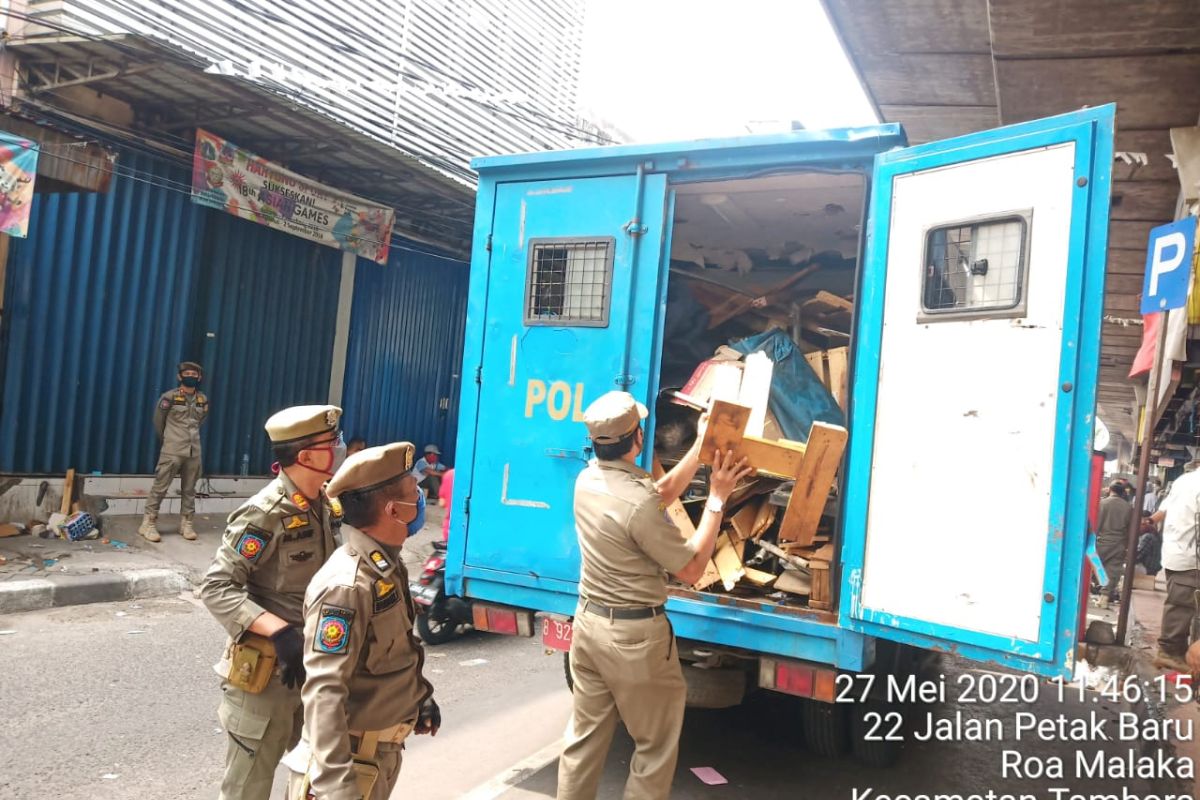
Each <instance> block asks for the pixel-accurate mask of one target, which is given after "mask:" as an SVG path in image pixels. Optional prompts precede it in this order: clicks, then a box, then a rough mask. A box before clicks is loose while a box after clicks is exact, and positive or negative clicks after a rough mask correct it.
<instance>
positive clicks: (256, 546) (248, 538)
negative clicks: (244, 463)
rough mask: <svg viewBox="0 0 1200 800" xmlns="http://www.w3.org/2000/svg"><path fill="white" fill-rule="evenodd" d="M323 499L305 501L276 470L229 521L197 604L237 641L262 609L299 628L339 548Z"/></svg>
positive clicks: (333, 519) (284, 476)
mask: <svg viewBox="0 0 1200 800" xmlns="http://www.w3.org/2000/svg"><path fill="white" fill-rule="evenodd" d="M335 522H336V520H335V518H334V517H333V516H332V514H331V512H330V510H329V505H328V500H326V499H325V496H324V495H323V494H322V496H321V498H320V499H319V500H317V501H313V502H312V503H310V502H309V501H308V500H307V499H306V498H305V497H304V495H303V494H301V493H300V490H298V489H297V488H296V486H295V484H293V483H292V482H291V480H290V479H289V478H288V476H287V475H286V474H285V473H283V472H280V473H279V476H278V477H276V478H275V480H273V481H271V482H270V483H268V484H267V485H266V486H265V487H263V489H262V490H261V491H260V492H259V493H258V494H256V495H254V497H251V498H250V499H249V500H247V501H246V502H245V503H244V504H243V505H242V507H241V508H239V509H238V510H237V511H234V512H233V513H232V514H230V515H229V522H228V524H227V526H226V528H225V537H224V539H222V540H221V546H220V547H218V548H217V557H216V558H215V559H214V560H213V563H212V566H211V567H209V568H208V572H207V574H205V576H204V583H203V585H202V586H201V587H200V598H201V599H202V600H203V601H204V605H206V606H207V607H208V610H209V612H211V613H212V615H213V616H214V617H216V618H217V622H219V623H221V625H222V626H224V628H225V630H227V631H228V632H229V635H230V636H231V637H233V639H234V640H237V639H238V638H239V637H240V636H241V635H242V633H243V632H245V630H246V629H247V628H248V627H250V623H252V622H254V620H255V618H257V617H258V616H259V615H260V614H262V613H263V612H264V611H270V612H271V613H272V614H275V615H276V616H279V617H282V618H283V619H285V620H287V622H288V623H289V624H291V625H297V626H299V625H301V624H302V623H303V616H302V614H301V608H302V606H303V603H304V590H305V589H307V588H308V584H309V581H311V580H312V577H313V576H314V575H316V574H317V570H318V569H320V567H321V565H322V564H324V563H325V560H326V559H327V558H328V557H329V555H330V554H331V553H333V551H334V548H335V547H337V542H336V541H335V540H334V531H333V527H334V524H335Z"/></svg>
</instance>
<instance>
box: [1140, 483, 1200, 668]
mask: <svg viewBox="0 0 1200 800" xmlns="http://www.w3.org/2000/svg"><path fill="white" fill-rule="evenodd" d="M1196 463H1197V462H1195V461H1193V462H1192V463H1191V464H1189V466H1190V467H1191V469H1186V468H1185V471H1184V473H1183V474H1182V475H1180V476H1179V477H1178V478H1176V479H1175V483H1174V484H1173V485H1172V486H1171V492H1170V494H1168V495H1167V496H1166V497H1165V498H1163V501H1162V503H1161V504H1160V505H1159V507H1158V511H1156V512H1154V514H1152V515H1151V516H1150V519H1152V520H1154V522H1155V523H1156V524H1160V525H1162V531H1163V537H1162V565H1163V570H1164V571H1166V573H1167V597H1166V599H1165V600H1164V601H1163V611H1162V625H1161V626H1160V634H1159V637H1158V655H1156V656H1155V658H1154V665H1155V666H1157V667H1164V668H1166V669H1175V670H1179V671H1180V672H1190V671H1191V668H1190V667H1189V666H1188V664H1189V663H1190V662H1191V661H1193V660H1196V656H1200V652H1198V653H1196V654H1193V652H1192V651H1193V649H1195V648H1196V645H1197V643H1196V642H1192V643H1191V648H1189V639H1190V637H1191V632H1192V617H1194V616H1195V615H1196V614H1197V612H1198V609H1197V607H1196V599H1195V593H1196V590H1198V589H1200V563H1198V562H1197V557H1196V515H1197V513H1200V470H1197V469H1196V468H1195V464H1196Z"/></svg>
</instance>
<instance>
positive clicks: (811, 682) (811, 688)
mask: <svg viewBox="0 0 1200 800" xmlns="http://www.w3.org/2000/svg"><path fill="white" fill-rule="evenodd" d="M758 685H759V686H760V687H762V688H763V689H770V690H771V691H773V692H782V693H784V694H790V695H795V696H796V697H811V698H812V699H813V700H820V701H821V702H823V703H832V702H833V696H834V694H835V692H836V691H837V689H836V685H837V671H836V670H832V669H823V668H821V667H816V666H812V665H810V664H803V663H801V662H799V661H787V660H785V659H782V658H763V659H759V662H758Z"/></svg>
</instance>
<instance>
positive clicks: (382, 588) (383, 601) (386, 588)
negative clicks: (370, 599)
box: [374, 578, 400, 614]
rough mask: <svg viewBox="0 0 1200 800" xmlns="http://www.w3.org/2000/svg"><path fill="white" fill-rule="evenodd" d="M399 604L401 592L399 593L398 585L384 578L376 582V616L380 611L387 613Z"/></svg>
mask: <svg viewBox="0 0 1200 800" xmlns="http://www.w3.org/2000/svg"><path fill="white" fill-rule="evenodd" d="M398 602H400V592H399V591H397V589H396V584H394V583H392V582H391V581H385V580H384V579H383V578H380V579H379V580H377V581H375V592H374V611H375V613H376V614H378V613H379V612H380V611H387V610H388V609H389V608H391V607H392V606H394V605H396V603H398Z"/></svg>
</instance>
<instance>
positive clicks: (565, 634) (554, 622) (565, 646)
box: [542, 617, 573, 650]
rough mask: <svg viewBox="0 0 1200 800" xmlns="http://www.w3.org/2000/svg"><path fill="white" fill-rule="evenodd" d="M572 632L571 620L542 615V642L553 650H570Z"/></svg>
mask: <svg viewBox="0 0 1200 800" xmlns="http://www.w3.org/2000/svg"><path fill="white" fill-rule="evenodd" d="M572 632H573V628H572V626H571V622H570V620H563V619H553V618H551V617H542V644H544V645H546V647H549V648H550V649H551V650H570V649H571V634H572Z"/></svg>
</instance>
